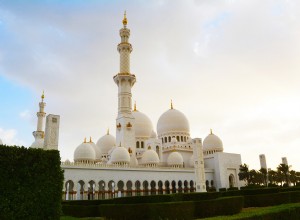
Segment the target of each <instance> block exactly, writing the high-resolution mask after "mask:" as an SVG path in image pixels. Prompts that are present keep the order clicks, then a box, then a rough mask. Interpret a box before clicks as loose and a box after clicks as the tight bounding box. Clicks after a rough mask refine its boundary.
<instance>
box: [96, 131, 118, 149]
mask: <svg viewBox="0 0 300 220" xmlns="http://www.w3.org/2000/svg"><path fill="white" fill-rule="evenodd" d="M114 146H116V138H115V137H114V136H112V135H110V134H109V132H107V134H106V135H104V136H102V137H101V138H99V140H98V141H97V147H98V149H99V150H100V154H101V155H106V154H108V152H109V151H110V150H111V149H112V148H113V147H114Z"/></svg>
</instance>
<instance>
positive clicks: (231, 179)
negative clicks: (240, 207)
mask: <svg viewBox="0 0 300 220" xmlns="http://www.w3.org/2000/svg"><path fill="white" fill-rule="evenodd" d="M228 179H229V188H232V187H235V178H234V175H233V174H230V175H229V178H228Z"/></svg>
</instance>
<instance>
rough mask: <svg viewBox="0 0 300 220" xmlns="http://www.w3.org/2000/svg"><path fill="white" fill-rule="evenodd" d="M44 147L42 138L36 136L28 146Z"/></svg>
mask: <svg viewBox="0 0 300 220" xmlns="http://www.w3.org/2000/svg"><path fill="white" fill-rule="evenodd" d="M43 147H44V139H43V138H37V139H36V140H35V141H34V142H33V143H32V144H31V146H30V148H43Z"/></svg>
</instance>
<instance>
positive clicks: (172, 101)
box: [171, 99, 173, 109]
mask: <svg viewBox="0 0 300 220" xmlns="http://www.w3.org/2000/svg"><path fill="white" fill-rule="evenodd" d="M171 109H173V101H172V99H171Z"/></svg>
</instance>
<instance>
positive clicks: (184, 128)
mask: <svg viewBox="0 0 300 220" xmlns="http://www.w3.org/2000/svg"><path fill="white" fill-rule="evenodd" d="M170 132H185V133H189V132H190V125H189V122H188V120H187V118H186V117H185V115H184V114H183V113H182V112H180V111H178V110H176V109H172V108H171V109H169V110H168V111H166V112H165V113H163V114H162V115H161V116H160V118H159V119H158V122H157V134H158V136H161V135H163V134H164V133H170Z"/></svg>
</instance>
